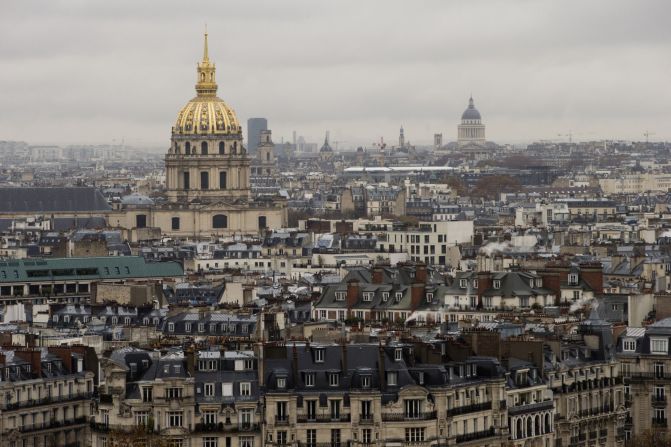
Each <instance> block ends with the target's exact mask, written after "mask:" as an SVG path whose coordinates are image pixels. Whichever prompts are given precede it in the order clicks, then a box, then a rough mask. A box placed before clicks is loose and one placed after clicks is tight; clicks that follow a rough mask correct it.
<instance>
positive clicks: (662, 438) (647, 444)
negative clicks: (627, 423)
mask: <svg viewBox="0 0 671 447" xmlns="http://www.w3.org/2000/svg"><path fill="white" fill-rule="evenodd" d="M627 445H635V446H636V447H671V434H669V433H668V432H666V431H665V430H657V429H654V428H653V429H651V430H645V431H644V432H643V433H641V434H640V435H637V436H634V437H633V438H631V440H630V441H629V442H628V443H627Z"/></svg>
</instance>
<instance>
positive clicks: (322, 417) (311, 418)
mask: <svg viewBox="0 0 671 447" xmlns="http://www.w3.org/2000/svg"><path fill="white" fill-rule="evenodd" d="M351 419H352V418H351V415H349V414H341V415H338V416H333V415H331V414H330V413H328V414H310V415H305V414H300V415H298V416H296V422H297V423H299V424H305V423H308V422H309V423H315V422H319V423H328V422H350V421H351Z"/></svg>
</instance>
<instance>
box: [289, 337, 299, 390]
mask: <svg viewBox="0 0 671 447" xmlns="http://www.w3.org/2000/svg"><path fill="white" fill-rule="evenodd" d="M291 351H292V354H293V355H292V360H291V362H292V367H291V369H292V371H291V375H292V377H293V380H294V387H298V349H296V342H294V346H293V348H291Z"/></svg>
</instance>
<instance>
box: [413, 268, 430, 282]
mask: <svg viewBox="0 0 671 447" xmlns="http://www.w3.org/2000/svg"><path fill="white" fill-rule="evenodd" d="M426 278H427V271H426V264H417V267H416V269H415V279H416V280H417V282H421V283H423V284H426Z"/></svg>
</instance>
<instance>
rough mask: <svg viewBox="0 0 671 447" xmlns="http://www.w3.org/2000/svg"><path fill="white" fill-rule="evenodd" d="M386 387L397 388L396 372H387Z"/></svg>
mask: <svg viewBox="0 0 671 447" xmlns="http://www.w3.org/2000/svg"><path fill="white" fill-rule="evenodd" d="M387 385H389V386H397V385H398V372H396V371H388V372H387Z"/></svg>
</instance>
